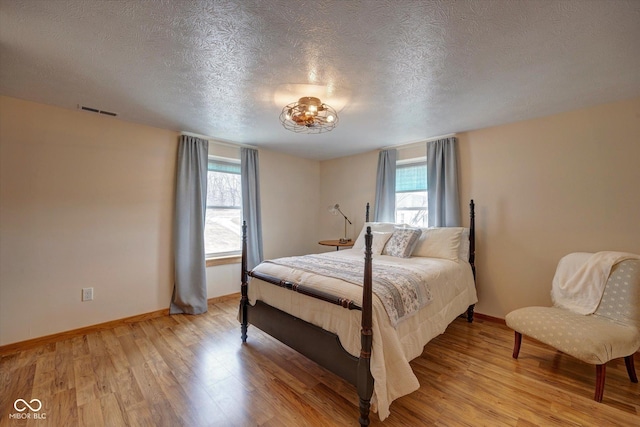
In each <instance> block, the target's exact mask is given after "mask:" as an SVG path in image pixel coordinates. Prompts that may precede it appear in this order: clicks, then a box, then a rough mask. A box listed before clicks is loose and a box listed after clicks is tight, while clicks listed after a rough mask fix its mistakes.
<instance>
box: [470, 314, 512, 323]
mask: <svg viewBox="0 0 640 427" xmlns="http://www.w3.org/2000/svg"><path fill="white" fill-rule="evenodd" d="M473 318H474V319H478V320H484V321H487V322H493V323H500V324H502V325H506V322H505V321H504V319H501V318H499V317H493V316H489V315H487V314H482V313H477V312H476V313H473Z"/></svg>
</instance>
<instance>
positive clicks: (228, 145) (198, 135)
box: [180, 131, 258, 150]
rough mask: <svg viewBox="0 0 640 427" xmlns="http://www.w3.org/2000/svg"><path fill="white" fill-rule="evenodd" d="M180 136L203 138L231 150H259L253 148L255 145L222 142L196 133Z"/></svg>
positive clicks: (184, 132)
mask: <svg viewBox="0 0 640 427" xmlns="http://www.w3.org/2000/svg"><path fill="white" fill-rule="evenodd" d="M180 135H187V136H195V137H196V138H202V139H206V140H207V141H209V142H212V143H214V144H217V145H222V146H224V147H231V148H241V147H244V148H253V149H255V150H257V149H258V147H256V146H253V145H247V144H240V143H237V142H231V141H221V140H219V139H216V138H214V137H212V136H207V135H201V134H199V133H194V132H186V131H182V132H180Z"/></svg>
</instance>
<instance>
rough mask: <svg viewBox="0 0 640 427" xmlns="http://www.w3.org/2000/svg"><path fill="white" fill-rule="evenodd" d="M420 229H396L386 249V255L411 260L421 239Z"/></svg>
mask: <svg viewBox="0 0 640 427" xmlns="http://www.w3.org/2000/svg"><path fill="white" fill-rule="evenodd" d="M420 234H422V230H420V229H419V228H396V229H395V230H394V231H393V234H392V235H391V238H390V239H389V240H388V241H387V244H386V245H385V247H384V252H382V253H383V254H384V255H390V256H395V257H398V258H409V257H410V256H411V252H413V249H414V248H415V247H416V244H417V243H418V239H420Z"/></svg>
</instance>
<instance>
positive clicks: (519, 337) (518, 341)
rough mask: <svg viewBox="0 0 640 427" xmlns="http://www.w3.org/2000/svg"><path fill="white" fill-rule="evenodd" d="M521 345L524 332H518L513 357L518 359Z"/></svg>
mask: <svg viewBox="0 0 640 427" xmlns="http://www.w3.org/2000/svg"><path fill="white" fill-rule="evenodd" d="M520 345H522V334H521V333H520V332H516V336H515V341H514V343H513V358H514V359H517V358H518V354H520Z"/></svg>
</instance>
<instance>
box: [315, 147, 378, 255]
mask: <svg viewBox="0 0 640 427" xmlns="http://www.w3.org/2000/svg"><path fill="white" fill-rule="evenodd" d="M377 164H378V152H377V151H372V152H369V153H365V154H360V155H356V156H348V157H341V158H338V159H333V160H327V161H323V162H320V183H321V184H320V209H319V222H318V224H319V240H334V239H339V238H341V237H344V217H342V216H341V215H340V214H338V215H337V216H334V215H332V214H331V213H330V212H329V207H330V206H333V205H335V204H336V203H338V204H339V205H340V210H342V212H344V214H345V215H346V216H347V218H349V220H350V221H351V222H352V223H353V225H349V224H347V237H348V238H351V239H354V240H355V239H356V238H357V237H358V233H360V230H361V229H362V226H363V224H364V219H365V211H366V205H367V203H370V204H371V219H372V220H373V202H374V201H375V195H376V189H375V186H376V169H377ZM315 250H316V252H321V251H328V250H335V248H327V247H322V246H318V245H316V248H315Z"/></svg>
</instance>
